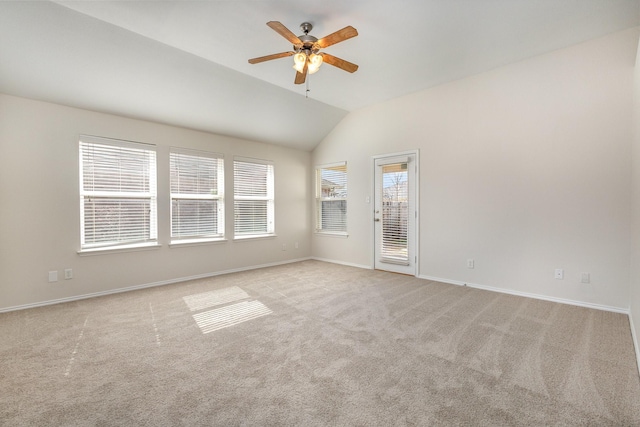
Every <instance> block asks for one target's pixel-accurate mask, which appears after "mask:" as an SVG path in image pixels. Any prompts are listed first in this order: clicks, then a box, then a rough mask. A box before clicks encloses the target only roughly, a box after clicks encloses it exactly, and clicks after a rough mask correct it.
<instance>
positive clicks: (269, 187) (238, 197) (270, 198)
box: [233, 156, 276, 240]
mask: <svg viewBox="0 0 640 427" xmlns="http://www.w3.org/2000/svg"><path fill="white" fill-rule="evenodd" d="M237 163H243V164H255V165H260V166H266V167H267V173H266V176H265V178H266V182H265V192H266V195H264V196H257V195H252V196H248V195H242V194H239V191H238V181H239V180H238V179H237V178H236V176H237V175H236V173H237ZM246 201H266V202H267V203H266V207H267V212H266V224H265V225H266V231H265V232H259V233H239V232H238V228H239V227H238V218H239V215H240V214H241V213H240V212H238V211H239V209H238V206H237V202H246ZM275 236H276V231H275V165H274V162H273V161H271V160H263V159H255V158H249V157H240V156H234V158H233V239H234V240H245V239H257V238H265V237H275Z"/></svg>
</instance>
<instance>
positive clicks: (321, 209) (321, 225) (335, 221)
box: [316, 163, 347, 233]
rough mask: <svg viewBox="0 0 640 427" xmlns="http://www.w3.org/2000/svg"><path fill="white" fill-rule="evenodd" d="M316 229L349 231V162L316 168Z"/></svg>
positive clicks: (332, 231) (322, 230) (331, 231)
mask: <svg viewBox="0 0 640 427" xmlns="http://www.w3.org/2000/svg"><path fill="white" fill-rule="evenodd" d="M316 231H317V232H329V233H346V231H347V164H346V163H338V164H334V165H327V166H319V167H318V168H317V169H316Z"/></svg>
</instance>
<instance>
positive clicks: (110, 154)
mask: <svg viewBox="0 0 640 427" xmlns="http://www.w3.org/2000/svg"><path fill="white" fill-rule="evenodd" d="M151 156H153V157H154V158H155V153H154V152H152V151H148V150H135V149H131V148H125V147H115V146H108V145H96V144H85V143H82V161H83V166H84V168H83V171H82V183H83V190H85V191H110V192H137V193H148V192H149V191H150V183H149V177H150V170H149V167H150V159H151ZM154 178H155V177H154Z"/></svg>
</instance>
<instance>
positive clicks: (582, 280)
mask: <svg viewBox="0 0 640 427" xmlns="http://www.w3.org/2000/svg"><path fill="white" fill-rule="evenodd" d="M580 283H591V275H590V274H589V273H582V274H581V275H580Z"/></svg>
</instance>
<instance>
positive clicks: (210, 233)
mask: <svg viewBox="0 0 640 427" xmlns="http://www.w3.org/2000/svg"><path fill="white" fill-rule="evenodd" d="M169 169H170V186H171V238H172V240H173V241H179V240H193V239H213V238H222V237H224V159H223V158H222V156H221V155H218V154H214V153H204V152H195V151H185V150H178V149H171V152H170V153H169Z"/></svg>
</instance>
